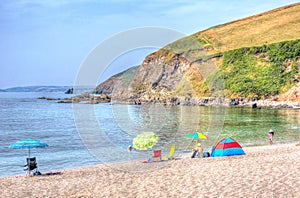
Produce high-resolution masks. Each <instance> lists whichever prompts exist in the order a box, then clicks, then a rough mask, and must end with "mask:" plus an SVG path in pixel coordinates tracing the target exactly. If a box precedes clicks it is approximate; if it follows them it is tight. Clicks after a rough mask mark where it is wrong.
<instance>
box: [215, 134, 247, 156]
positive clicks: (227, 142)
mask: <svg viewBox="0 0 300 198" xmlns="http://www.w3.org/2000/svg"><path fill="white" fill-rule="evenodd" d="M232 155H245V152H244V150H243V149H242V147H241V145H240V144H239V143H238V142H237V141H235V140H234V139H233V138H231V137H225V138H223V139H221V140H220V141H219V142H218V143H217V144H216V145H215V146H214V147H213V148H212V151H211V156H212V157H218V156H232Z"/></svg>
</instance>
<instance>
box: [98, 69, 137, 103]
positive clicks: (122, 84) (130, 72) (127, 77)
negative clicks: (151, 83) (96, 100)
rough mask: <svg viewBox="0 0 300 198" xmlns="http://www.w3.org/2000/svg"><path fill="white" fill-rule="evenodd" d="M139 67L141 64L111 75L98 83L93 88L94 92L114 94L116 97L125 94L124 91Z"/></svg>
mask: <svg viewBox="0 0 300 198" xmlns="http://www.w3.org/2000/svg"><path fill="white" fill-rule="evenodd" d="M139 67H140V66H135V67H132V68H129V69H127V70H125V71H123V72H121V73H119V74H116V75H114V76H112V77H110V78H109V79H107V80H106V81H104V82H103V83H101V84H100V85H98V86H97V87H96V88H95V89H94V90H93V93H95V94H107V95H113V96H114V97H117V96H119V95H120V94H123V93H124V92H126V89H127V88H128V86H129V84H130V82H131V81H132V79H133V78H134V76H135V75H136V73H137V71H138V69H139Z"/></svg>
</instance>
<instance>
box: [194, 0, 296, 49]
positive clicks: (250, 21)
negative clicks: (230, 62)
mask: <svg viewBox="0 0 300 198" xmlns="http://www.w3.org/2000/svg"><path fill="white" fill-rule="evenodd" d="M299 27H300V3H297V4H292V5H289V6H285V7H281V8H278V9H274V10H271V11H269V12H265V13H262V14H258V15H254V16H250V17H247V18H244V19H240V20H236V21H233V22H230V23H226V24H223V25H219V26H215V27H212V28H209V29H207V30H205V31H201V32H198V33H195V34H193V35H192V36H193V37H195V38H197V39H199V40H205V41H207V42H208V43H210V44H211V45H212V46H213V49H214V51H215V52H219V51H222V52H223V51H227V50H231V49H237V48H241V47H251V46H261V45H263V44H269V43H276V42H280V41H285V40H294V39H298V38H300V28H299Z"/></svg>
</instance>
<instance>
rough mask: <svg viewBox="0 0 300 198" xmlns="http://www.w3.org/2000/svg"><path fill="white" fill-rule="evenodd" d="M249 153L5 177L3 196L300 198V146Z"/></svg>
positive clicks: (1, 184)
mask: <svg viewBox="0 0 300 198" xmlns="http://www.w3.org/2000/svg"><path fill="white" fill-rule="evenodd" d="M244 150H245V152H246V155H243V156H232V157H217V158H202V159H190V158H185V157H183V158H181V159H178V160H169V161H164V162H154V163H142V162H141V161H135V162H125V163H119V164H111V165H98V166H92V167H85V168H77V169H72V170H63V171H61V172H62V174H61V175H53V176H35V177H24V176H23V177H16V176H11V177H5V178H0V188H1V193H0V196H1V197H289V198H291V197H300V177H299V173H300V146H295V144H274V145H272V146H258V147H247V148H244ZM141 167H142V168H143V169H139V168H141ZM137 170H138V171H137Z"/></svg>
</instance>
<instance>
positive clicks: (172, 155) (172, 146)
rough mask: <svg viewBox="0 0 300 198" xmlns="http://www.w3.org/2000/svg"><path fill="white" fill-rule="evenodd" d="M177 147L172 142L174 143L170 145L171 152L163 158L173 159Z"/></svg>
mask: <svg viewBox="0 0 300 198" xmlns="http://www.w3.org/2000/svg"><path fill="white" fill-rule="evenodd" d="M175 148H176V146H175V145H174V144H172V145H171V146H170V151H169V154H168V155H167V156H162V159H163V160H171V159H174V152H175Z"/></svg>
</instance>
